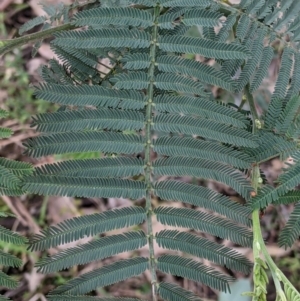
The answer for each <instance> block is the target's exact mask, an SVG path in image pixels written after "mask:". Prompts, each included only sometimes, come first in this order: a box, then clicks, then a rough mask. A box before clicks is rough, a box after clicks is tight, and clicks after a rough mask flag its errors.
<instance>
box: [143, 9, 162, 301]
mask: <svg viewBox="0 0 300 301" xmlns="http://www.w3.org/2000/svg"><path fill="white" fill-rule="evenodd" d="M159 13H160V7H159V6H156V7H155V8H154V26H153V29H152V35H151V46H150V60H151V64H150V67H149V71H148V77H149V81H150V84H149V86H148V103H147V105H146V121H145V122H146V137H145V138H146V147H145V166H146V167H145V181H146V186H147V191H146V210H147V234H148V244H149V265H150V272H151V287H152V300H153V301H157V276H156V262H155V254H154V234H153V227H152V179H151V173H152V163H151V150H152V145H151V134H152V122H153V119H152V118H153V116H152V115H153V114H152V110H153V96H154V81H155V77H154V71H155V60H156V47H157V46H156V44H157V38H158V17H159Z"/></svg>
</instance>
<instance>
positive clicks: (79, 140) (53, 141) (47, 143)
mask: <svg viewBox="0 0 300 301" xmlns="http://www.w3.org/2000/svg"><path fill="white" fill-rule="evenodd" d="M25 146H26V147H27V150H26V154H28V155H30V156H34V157H41V156H48V155H52V154H64V153H70V152H72V153H73V152H89V151H90V152H112V153H123V154H132V153H139V152H142V151H143V148H144V146H143V139H142V137H141V136H137V135H124V134H120V133H112V132H96V131H95V132H80V133H73V132H67V133H58V134H53V135H49V136H40V137H37V138H34V139H31V140H29V141H28V142H27V143H26V144H25Z"/></svg>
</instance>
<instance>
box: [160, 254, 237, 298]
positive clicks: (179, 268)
mask: <svg viewBox="0 0 300 301" xmlns="http://www.w3.org/2000/svg"><path fill="white" fill-rule="evenodd" d="M157 268H158V269H159V270H161V271H163V272H165V273H169V274H172V275H176V276H180V277H184V278H187V279H191V280H194V281H197V282H202V283H204V284H206V285H209V286H210V287H213V288H215V289H217V290H219V291H224V292H226V291H230V288H229V282H232V281H233V280H234V279H233V278H232V277H230V276H227V275H224V274H221V273H220V272H217V271H216V270H214V269H212V268H210V267H207V266H205V265H203V264H202V263H200V262H197V261H194V260H191V259H188V258H182V257H180V256H175V255H163V256H161V257H159V258H158V261H157Z"/></svg>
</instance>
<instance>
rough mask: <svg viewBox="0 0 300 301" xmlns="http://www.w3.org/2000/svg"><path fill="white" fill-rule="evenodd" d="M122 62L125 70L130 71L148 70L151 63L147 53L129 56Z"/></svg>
mask: <svg viewBox="0 0 300 301" xmlns="http://www.w3.org/2000/svg"><path fill="white" fill-rule="evenodd" d="M121 62H123V63H125V64H124V68H125V69H128V70H139V69H145V68H148V67H149V66H150V63H151V62H150V59H149V56H148V54H146V53H133V54H127V55H125V56H124V57H123V58H122V59H121Z"/></svg>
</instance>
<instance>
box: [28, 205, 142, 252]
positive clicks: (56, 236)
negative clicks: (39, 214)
mask: <svg viewBox="0 0 300 301" xmlns="http://www.w3.org/2000/svg"><path fill="white" fill-rule="evenodd" d="M145 218H146V211H145V209H143V208H141V207H124V208H120V209H114V210H108V211H105V212H103V213H95V214H92V215H85V216H81V217H75V218H73V219H69V220H66V221H64V222H62V223H60V224H58V225H56V226H52V227H49V228H48V229H45V230H43V231H42V232H41V234H37V235H35V236H33V237H32V239H31V240H30V246H29V249H30V250H31V251H41V250H45V249H49V248H52V247H54V246H58V245H60V244H64V243H69V242H72V241H75V240H78V239H80V238H83V237H85V236H88V237H89V236H93V235H96V234H99V233H104V232H107V231H111V230H115V229H122V228H125V227H129V226H133V225H138V224H141V223H142V222H143V221H144V220H145Z"/></svg>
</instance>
